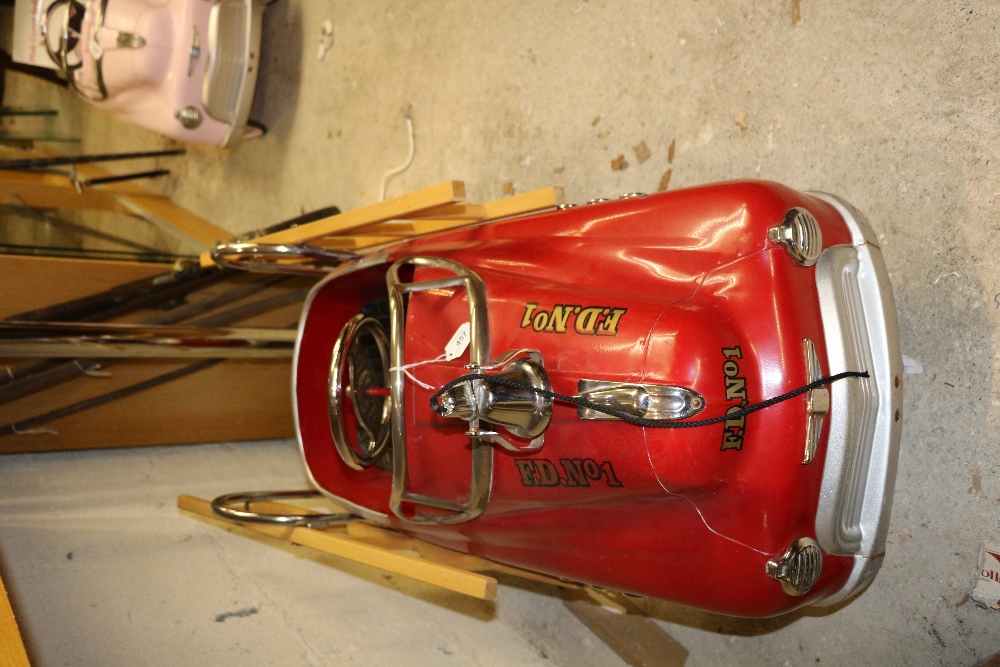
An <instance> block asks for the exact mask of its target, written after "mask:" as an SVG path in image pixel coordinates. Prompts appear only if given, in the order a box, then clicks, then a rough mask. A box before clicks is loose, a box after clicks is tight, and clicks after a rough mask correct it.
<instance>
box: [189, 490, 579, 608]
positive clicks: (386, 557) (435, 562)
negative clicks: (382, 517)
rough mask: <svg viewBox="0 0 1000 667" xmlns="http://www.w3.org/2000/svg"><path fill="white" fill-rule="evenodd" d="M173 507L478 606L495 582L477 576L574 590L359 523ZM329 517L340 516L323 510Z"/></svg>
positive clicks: (195, 503) (205, 506)
mask: <svg viewBox="0 0 1000 667" xmlns="http://www.w3.org/2000/svg"><path fill="white" fill-rule="evenodd" d="M177 506H178V507H179V508H180V509H182V510H185V511H187V512H192V513H194V514H197V515H199V516H202V517H207V518H209V519H214V520H216V521H219V522H222V523H223V524H226V525H230V526H238V527H240V528H244V529H246V530H251V531H254V532H257V533H262V534H264V535H268V536H270V537H274V538H277V539H280V540H285V541H288V542H292V543H293V544H298V545H301V546H306V547H310V548H312V549H316V550H317V551H322V552H323V553H327V554H331V555H334V556H338V557H340V558H345V559H347V560H351V561H354V562H357V563H363V564H365V565H369V566H371V567H375V568H378V569H380V570H384V571H386V572H392V573H394V574H398V575H401V576H404V577H409V578H410V579H415V580H417V581H422V582H424V583H427V584H431V585H434V586H438V587H440V588H444V589H447V590H450V591H454V592H456V593H462V594H463V595H469V596H471V597H475V598H478V599H480V600H492V599H494V598H495V597H496V594H497V580H496V579H495V578H493V577H490V576H487V575H483V574H480V573H481V572H500V573H504V574H510V575H514V576H518V577H521V578H525V579H531V580H533V581H539V582H542V583H546V584H550V585H553V586H558V587H560V588H569V589H575V588H579V586H578V585H577V584H574V583H571V582H565V581H562V580H561V579H557V578H555V577H550V576H547V575H544V574H540V573H537V572H531V571H529V570H522V569H520V568H516V567H512V566H509V565H504V564H502V563H496V562H494V561H491V560H487V559H485V558H480V557H478V556H473V555H470V554H466V553H462V552H459V551H454V550H452V549H446V548H444V547H440V546H437V545H435V544H430V543H429V542H424V541H423V540H420V539H417V538H415V537H411V536H409V535H405V534H403V533H399V532H396V531H394V530H388V529H386V528H381V527H379V526H375V525H372V524H368V523H364V522H361V521H357V522H353V523H349V524H347V525H344V526H331V527H329V528H324V529H314V528H304V527H292V528H289V527H282V526H273V525H264V524H247V523H238V522H235V521H229V520H226V519H221V518H220V517H218V516H216V515H215V514H214V513H213V512H212V508H211V504H210V503H209V502H208V501H207V500H202V499H200V498H195V497H192V496H180V497H179V498H178V499H177ZM253 509H254V510H255V511H259V512H267V513H271V514H303V513H312V511H311V510H308V509H306V508H302V507H297V506H294V505H288V504H285V503H276V502H257V503H254V506H253ZM324 511H327V512H337V511H342V510H337V509H336V508H334V509H329V508H325V509H324Z"/></svg>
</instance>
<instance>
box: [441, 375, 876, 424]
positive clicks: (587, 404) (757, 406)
mask: <svg viewBox="0 0 1000 667" xmlns="http://www.w3.org/2000/svg"><path fill="white" fill-rule="evenodd" d="M852 377H853V378H869V377H871V376H870V375H869V373H868V371H844V372H843V373H837V374H836V375H830V376H828V377H824V378H820V379H819V380H815V381H814V382H810V383H809V384H807V385H803V386H801V387H799V388H798V389H793V390H792V391H789V392H786V393H784V394H781V395H780V396H775V397H774V398H769V399H767V400H764V401H761V402H759V403H754V404H753V405H748V406H747V407H745V408H740V409H739V410H737V411H735V412H732V413H729V414H725V415H722V416H721V417H712V418H710V419H698V420H695V421H662V420H658V419H644V418H642V417H636V416H634V415H631V414H629V413H627V412H622V411H620V410H615V409H613V408H608V407H605V406H603V405H598V404H597V403H594V402H592V401H588V400H586V399H584V398H579V397H577V396H568V395H566V394H559V393H557V392H554V391H549V390H547V389H538V388H536V387H532V386H530V385H526V384H522V383H520V382H513V381H511V380H506V379H503V378H498V377H496V376H492V375H486V374H485V373H468V374H466V375H462V376H460V377H457V378H455V379H454V380H452V381H451V382H449V383H447V384H446V385H444V386H443V387H441V388H440V389H438V390H437V392H435V394H434V395H433V396H431V410H433V411H434V412H435V413H437V414H439V415H440V414H444V411H445V408H444V406H443V405H441V404H440V403H439V402H438V399H439V398H441V395H442V394H444V393H445V392H446V391H448V390H449V389H451V388H453V387H455V386H457V385H460V384H462V383H463V382H468V381H470V380H485V381H486V382H492V383H494V384H498V385H500V386H502V387H509V388H511V389H519V390H521V391H527V392H530V393H532V394H535V395H537V396H542V397H544V398H550V399H552V400H554V401H562V402H564V403H571V404H573V405H575V406H577V407H580V408H587V409H589V410H594V411H596V412H600V413H603V414H606V415H610V416H612V417H616V418H618V419H620V420H622V421H623V422H627V423H629V424H634V425H635V426H643V427H646V428H695V427H698V426H710V425H712V424H720V423H722V422H724V421H726V420H727V419H739V418H740V417H743V416H745V415H748V414H750V413H753V412H757V411H758V410H763V409H764V408H769V407H771V406H772V405H775V404H777V403H781V402H782V401H787V400H788V399H790V398H795V397H796V396H801V395H802V394H804V393H806V392H807V391H812V390H813V389H816V388H818V387H822V386H825V385H828V384H833V383H834V382H837V381H838V380H843V379H845V378H852Z"/></svg>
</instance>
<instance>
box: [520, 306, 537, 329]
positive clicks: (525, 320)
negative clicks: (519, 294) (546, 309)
mask: <svg viewBox="0 0 1000 667" xmlns="http://www.w3.org/2000/svg"><path fill="white" fill-rule="evenodd" d="M535 308H538V304H537V303H526V304H524V316H523V317H522V318H521V328H522V329H525V328H527V327H528V325H529V324H531V314H532V313H533V312H535Z"/></svg>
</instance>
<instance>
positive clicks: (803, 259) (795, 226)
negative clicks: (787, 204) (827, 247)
mask: <svg viewBox="0 0 1000 667" xmlns="http://www.w3.org/2000/svg"><path fill="white" fill-rule="evenodd" d="M767 238H768V240H769V241H773V242H775V243H780V244H782V245H783V246H785V249H786V250H787V251H788V254H789V255H791V257H792V259H794V260H795V261H796V262H798V263H799V264H801V265H802V266H812V265H813V264H815V263H816V260H817V259H819V255H820V253H821V252H823V232H822V231H820V228H819V223H818V222H816V218H814V217H813V215H812V213H810V212H809V211H807V210H805V209H804V208H797V207H796V208H793V209H789V210H788V213H785V219H784V220H783V221H782V222H781V224H780V225H778V226H777V227H772V228H771V229H769V230H768V231H767Z"/></svg>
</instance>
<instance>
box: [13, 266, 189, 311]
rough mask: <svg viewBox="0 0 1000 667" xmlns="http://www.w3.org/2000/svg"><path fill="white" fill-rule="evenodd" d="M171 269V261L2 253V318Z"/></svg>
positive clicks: (101, 290) (95, 292) (87, 294)
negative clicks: (134, 260) (132, 260)
mask: <svg viewBox="0 0 1000 667" xmlns="http://www.w3.org/2000/svg"><path fill="white" fill-rule="evenodd" d="M169 270H170V265H169V264H150V263H145V262H118V261H108V260H99V259H72V258H59V257H35V256H30V255H4V254H0V285H3V299H0V319H2V318H5V317H9V316H11V315H14V314H15V313H23V312H27V311H29V310H36V309H39V308H46V307H48V306H53V305H55V304H57V303H63V302H65V301H71V300H73V299H79V298H81V297H84V296H89V295H91V294H97V293H98V292H103V291H105V290H108V289H111V288H112V287H115V286H117V285H121V284H124V283H128V282H132V281H134V280H140V279H142V278H150V277H152V276H156V275H160V274H163V273H166V272H168V271H169Z"/></svg>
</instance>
